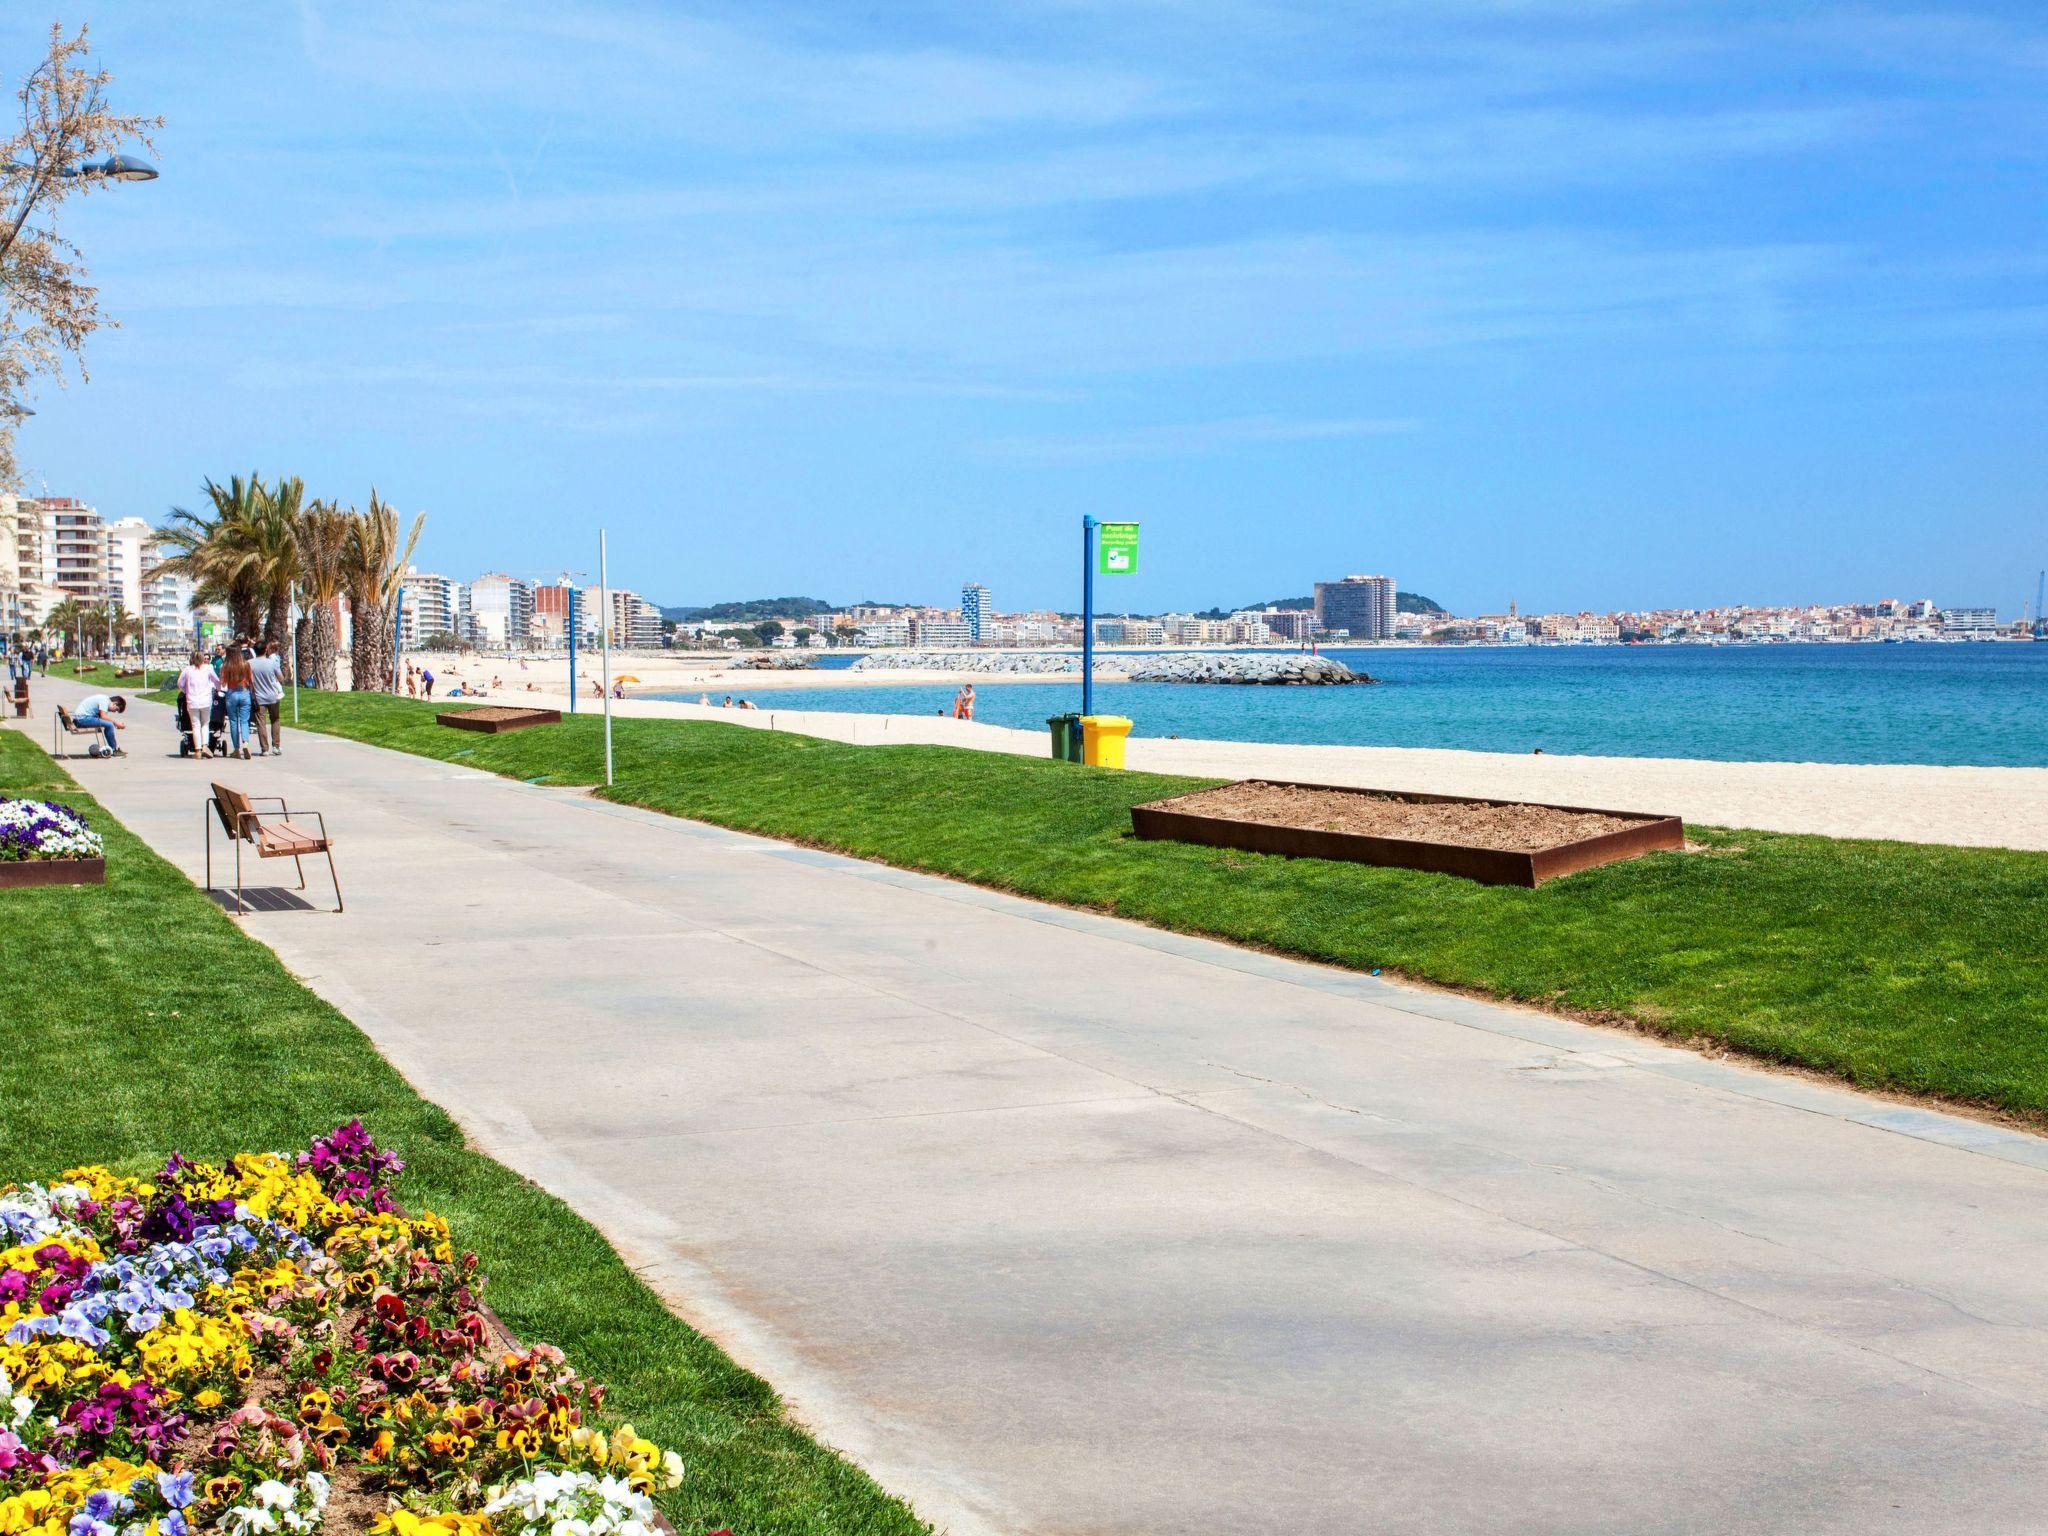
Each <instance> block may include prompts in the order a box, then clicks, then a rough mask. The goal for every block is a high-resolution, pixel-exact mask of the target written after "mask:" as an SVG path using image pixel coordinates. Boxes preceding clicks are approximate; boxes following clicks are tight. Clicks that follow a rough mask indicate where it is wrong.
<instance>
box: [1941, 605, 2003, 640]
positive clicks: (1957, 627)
mask: <svg viewBox="0 0 2048 1536" xmlns="http://www.w3.org/2000/svg"><path fill="white" fill-rule="evenodd" d="M1941 632H1942V633H1943V634H1944V635H1961V636H1963V637H1964V638H1965V639H1989V638H1990V637H1991V636H1993V635H1995V634H1997V633H1998V610H1997V609H1996V608H1944V609H1942V610H1941Z"/></svg>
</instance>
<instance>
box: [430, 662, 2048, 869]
mask: <svg viewBox="0 0 2048 1536" xmlns="http://www.w3.org/2000/svg"><path fill="white" fill-rule="evenodd" d="M433 660H434V671H435V676H436V678H437V680H439V686H438V687H437V689H436V692H437V693H445V692H446V689H447V687H448V685H449V681H450V680H453V681H468V680H472V679H480V680H481V681H483V682H484V683H485V684H486V685H488V683H489V681H490V679H491V678H492V677H493V676H496V677H498V678H499V679H501V680H502V682H503V683H504V685H505V686H504V687H503V688H502V689H497V690H493V691H492V695H491V696H492V698H493V699H494V700H496V701H502V702H507V703H511V702H522V703H523V702H531V703H536V704H546V705H550V706H552V707H556V708H567V707H568V705H569V699H568V695H567V692H566V686H565V685H566V683H567V680H568V669H567V664H566V662H565V661H555V662H542V661H530V662H529V664H528V666H527V668H526V669H525V670H523V671H522V670H520V668H519V665H518V663H517V662H516V661H515V662H511V663H507V662H506V661H504V659H503V658H477V657H466V658H465V657H437V658H434V659H433ZM614 660H615V662H616V663H617V665H616V666H615V672H616V673H618V674H623V675H625V676H628V677H637V678H639V679H640V681H639V683H638V684H637V685H635V684H631V683H629V684H628V685H627V686H628V689H629V696H628V697H627V698H625V699H623V700H619V701H615V702H614V704H613V710H614V712H615V714H616V715H617V716H619V717H622V718H660V719H679V720H718V721H722V722H724V723H726V724H733V725H741V726H746V727H749V728H752V729H757V730H780V731H792V732H795V733H797V734H799V735H807V736H819V737H824V738H826V739H829V740H833V741H844V742H849V743H853V744H856V745H862V746H885V745H907V744H913V743H928V744H935V745H943V746H956V747H967V748H972V749H974V750H977V751H985V752H1010V753H1015V754H1017V755H1020V756H1028V757H1039V756H1043V755H1045V754H1046V752H1047V751H1048V748H1049V744H1048V741H1047V738H1046V736H1045V734H1044V733H1043V732H1041V731H1022V730H1011V729H1008V728H1006V727H1003V726H997V725H984V724H979V723H974V722H968V721H960V720H950V719H945V718H942V717H940V716H937V715H932V716H923V715H878V714H855V713H837V712H825V711H797V710H780V709H777V708H775V707H774V699H773V694H774V691H775V690H776V689H777V688H787V687H803V688H816V687H860V686H863V684H864V683H869V682H877V683H886V684H890V685H901V684H906V683H940V684H953V683H958V682H961V681H966V680H971V681H973V682H974V683H975V684H976V686H977V687H979V686H980V685H982V684H983V683H992V682H998V681H1001V679H996V678H988V677H973V678H972V679H967V678H965V677H963V676H962V675H961V674H956V673H930V674H927V673H923V672H907V671H906V672H895V671H892V672H883V673H876V674H861V673H847V672H844V671H838V670H835V671H828V672H819V671H810V670H805V671H795V672H757V671H751V670H745V669H735V668H733V667H732V666H731V665H730V659H729V658H724V657H715V656H688V655H685V656H672V657H671V656H657V657H650V658H642V657H640V656H631V657H615V658H614ZM577 671H578V676H579V678H581V677H584V676H585V675H586V674H585V672H584V667H583V659H582V657H581V656H579V657H578V665H577ZM587 675H588V676H593V677H594V676H595V672H594V670H593V671H592V672H590V673H589V674H587ZM1020 681H1027V682H1041V683H1042V682H1044V681H1046V679H1044V678H1042V677H1040V678H1024V679H1020ZM529 684H531V685H532V691H530V692H529V691H528V685H529ZM636 689H637V691H639V692H642V693H645V692H659V691H683V690H689V689H694V690H696V691H698V692H700V693H705V694H708V695H710V697H711V698H712V699H713V700H714V703H713V705H712V706H710V707H708V708H707V707H704V706H700V705H697V704H692V703H678V702H674V701H670V700H661V699H648V698H635V697H632V696H631V691H634V690H636ZM727 693H731V694H732V695H733V696H734V697H735V698H740V697H746V698H751V699H753V700H754V701H755V703H756V705H757V707H756V708H755V709H751V710H739V709H730V710H729V709H724V708H720V707H718V705H717V703H716V702H715V701H717V700H719V699H721V698H723V697H724V695H725V694H727ZM576 703H577V707H578V708H580V709H590V708H593V707H596V706H597V704H598V700H597V699H596V698H595V697H594V696H593V695H592V694H591V692H590V691H589V689H588V685H587V684H586V688H585V693H584V695H583V696H582V697H581V698H579V699H578V700H577V701H576ZM1129 763H1130V766H1131V767H1132V768H1136V769H1143V770H1145V771H1148V772H1153V773H1180V774H1195V775H1201V776H1204V777H1213V778H1224V779H1239V778H1270V779H1287V780H1296V781H1301V782H1307V783H1317V784H1343V785H1353V786H1357V787H1361V788H1369V789H1393V790H1409V791H1422V792H1426V793H1434V794H1448V795H1475V796H1484V797H1488V798H1504V799H1517V800H1539V801H1546V802H1549V803H1551V804H1557V805H1572V806H1586V807H1590V808H1593V809H1600V810H1621V811H1653V812H1659V813H1664V814H1670V815H1677V816H1683V817H1684V818H1685V819H1686V820H1687V821H1691V822H1698V823H1704V824H1707V825H1711V826H1723V827H1755V828H1758V829H1760V830H1763V831H1770V832H1810V833H1818V834H1821V835H1823V836H1828V837H1864V838H1890V839H1897V840H1902V841H1907V842H1926V843H1950V844H1954V845H1957V846H1961V847H1981V848H2023V849H2034V850H2048V768H1973V767H1934V766H1927V765H1923V764H1913V763H1898V764H1861V763H1771V762H1766V763H1757V762H1714V761H1702V760H1695V759H1689V758H1662V757H1573V756H1567V755H1563V754H1558V755H1548V754H1546V755H1541V756H1536V755H1522V754H1509V753H1500V752H1466V751H1454V750H1448V749H1439V748H1419V747H1354V746H1297V745H1290V744H1282V743H1271V742H1246V741H1197V740H1173V739H1163V738H1158V737H1147V736H1134V737H1133V738H1132V739H1131V742H1130V749H1129Z"/></svg>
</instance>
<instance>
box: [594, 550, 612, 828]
mask: <svg viewBox="0 0 2048 1536" xmlns="http://www.w3.org/2000/svg"><path fill="white" fill-rule="evenodd" d="M611 617H612V596H611V583H610V580H609V579H608V577H607V576H606V574H605V563H604V530H603V529H602V528H600V529H598V530H597V622H598V624H599V625H600V626H601V627H600V630H599V633H600V634H601V635H602V636H603V638H604V660H603V662H602V663H601V666H602V669H603V671H602V676H603V679H604V687H603V693H604V783H605V788H607V789H609V788H611V783H612V625H611Z"/></svg>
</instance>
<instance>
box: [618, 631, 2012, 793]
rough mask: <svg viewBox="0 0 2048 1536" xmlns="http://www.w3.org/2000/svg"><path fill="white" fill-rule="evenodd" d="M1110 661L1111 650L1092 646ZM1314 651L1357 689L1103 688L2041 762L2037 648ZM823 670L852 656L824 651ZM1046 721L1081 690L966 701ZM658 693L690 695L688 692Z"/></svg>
mask: <svg viewBox="0 0 2048 1536" xmlns="http://www.w3.org/2000/svg"><path fill="white" fill-rule="evenodd" d="M1104 654H1108V653H1104ZM1325 654H1327V655H1331V656H1335V657H1338V658H1339V659H1341V660H1343V661H1345V662H1347V663H1349V664H1350V665H1351V666H1352V667H1353V668H1354V669H1357V670H1360V671H1364V672H1368V673H1370V674H1371V675H1372V676H1374V677H1376V678H1380V679H1382V680H1383V681H1382V683H1381V685H1380V686H1378V687H1371V688H1245V687H1210V686H1194V685H1189V684H1174V683H1122V684H1117V683H1104V684H1101V685H1098V686H1097V688H1096V690H1095V707H1096V709H1097V711H1098V712H1100V713H1103V714H1121V715H1128V716H1129V717H1130V718H1131V719H1132V720H1133V721H1135V722H1136V725H1135V734H1137V735H1141V736H1196V737H1209V738H1214V739H1219V740H1229V741H1285V742H1322V743H1331V744H1338V745H1356V746H1394V747H1463V748H1468V749H1472V750H1476V751H1482V752H1528V751H1531V750H1533V749H1535V748H1538V747H1540V748H1542V749H1543V750H1544V751H1545V752H1573V753H1593V754H1599V755H1604V756H1624V757H1695V758H1715V759H1721V760H1724V761H1744V762H1753V761H1794V762H1833V763H1974V764H1986V765H2008V766H2028V767H2043V766H2048V644H2032V645H2029V644H1976V645H1925V644H1921V645H1910V644H1909V645H1742V646H1725V647H1708V646H1576V647H1548V646H1543V647H1457V648H1444V649H1432V648H1421V647H1412V648H1411V647H1398V648H1375V649H1349V650H1347V649H1342V648H1335V649H1331V650H1329V651H1327V652H1326V653H1325ZM826 659H827V661H828V663H832V662H839V663H842V664H843V663H844V661H846V660H850V658H839V657H829V658H826ZM976 694H977V698H978V701H979V702H978V708H977V710H976V717H977V718H978V719H981V720H986V721H991V722H993V723H995V724H997V725H1011V726H1026V727H1031V728H1034V729H1036V728H1042V727H1043V726H1044V724H1045V720H1046V717H1047V716H1049V715H1053V714H1058V713H1061V712H1064V711H1067V710H1073V709H1078V708H1079V707H1080V696H1081V688H1080V684H1079V683H1078V682H1072V681H1068V682H1056V683H998V684H992V685H989V686H986V687H983V688H979V689H977V690H976ZM655 697H669V698H686V699H691V700H694V699H695V698H696V694H694V693H688V694H682V693H677V694H668V695H655ZM952 697H953V690H952V689H951V688H950V687H928V686H924V687H900V686H898V687H891V686H886V685H882V686H867V687H859V688H844V687H842V688H791V689H779V688H778V689H774V690H772V691H771V690H767V689H763V690H762V691H761V692H760V693H759V694H758V695H756V696H755V702H756V703H757V704H760V705H761V706H762V707H763V708H767V709H776V708H780V709H826V710H842V711H861V712H864V713H875V714H925V715H928V714H932V713H935V712H937V711H939V710H941V709H943V708H945V707H946V706H947V705H949V704H950V703H951V701H952Z"/></svg>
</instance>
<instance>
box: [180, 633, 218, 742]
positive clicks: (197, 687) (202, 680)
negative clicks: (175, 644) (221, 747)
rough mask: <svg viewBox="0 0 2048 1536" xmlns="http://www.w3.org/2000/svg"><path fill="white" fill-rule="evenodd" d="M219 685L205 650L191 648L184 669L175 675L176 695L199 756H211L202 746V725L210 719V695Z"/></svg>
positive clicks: (204, 727) (204, 731)
mask: <svg viewBox="0 0 2048 1536" xmlns="http://www.w3.org/2000/svg"><path fill="white" fill-rule="evenodd" d="M219 687H220V679H219V678H217V677H215V676H214V675H213V668H212V667H211V666H209V665H207V661H206V653H205V652H204V651H194V652H193V653H192V659H191V660H190V661H189V662H187V663H186V665H185V670H184V671H182V672H180V673H179V674H178V697H179V698H180V699H181V700H183V701H184V705H185V729H186V730H187V731H189V732H190V733H191V735H192V746H193V748H194V750H195V751H197V753H198V754H199V756H201V757H211V756H213V753H212V752H211V751H209V750H208V749H207V745H206V727H207V724H208V722H209V721H211V720H212V718H213V695H214V692H215V690H216V689H218V688H219Z"/></svg>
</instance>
